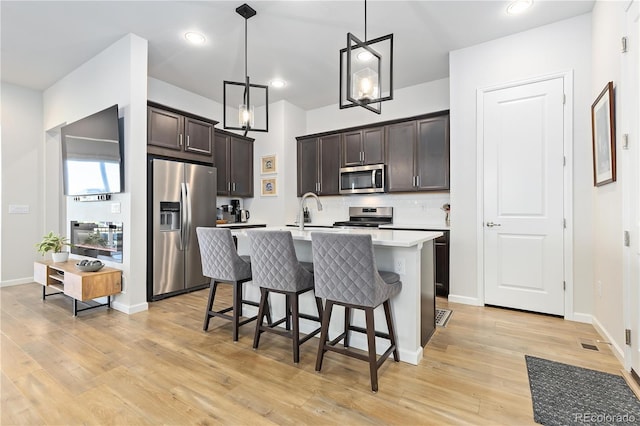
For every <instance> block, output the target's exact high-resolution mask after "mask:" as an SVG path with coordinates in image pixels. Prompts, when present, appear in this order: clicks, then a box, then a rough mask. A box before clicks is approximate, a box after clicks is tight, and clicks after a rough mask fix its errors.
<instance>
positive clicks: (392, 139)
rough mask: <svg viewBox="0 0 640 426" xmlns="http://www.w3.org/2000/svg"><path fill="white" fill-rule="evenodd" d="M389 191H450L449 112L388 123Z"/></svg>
mask: <svg viewBox="0 0 640 426" xmlns="http://www.w3.org/2000/svg"><path fill="white" fill-rule="evenodd" d="M385 143H386V154H387V190H388V191H389V192H409V191H447V190H449V114H446V115H438V116H433V117H428V118H423V119H417V120H411V121H407V122H401V123H395V124H391V125H388V126H387V128H386V141H385Z"/></svg>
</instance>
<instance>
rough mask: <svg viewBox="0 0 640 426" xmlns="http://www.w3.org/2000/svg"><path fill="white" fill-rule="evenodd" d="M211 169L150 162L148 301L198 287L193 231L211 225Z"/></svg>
mask: <svg viewBox="0 0 640 426" xmlns="http://www.w3.org/2000/svg"><path fill="white" fill-rule="evenodd" d="M216 173H217V172H216V169H215V168H213V167H209V166H202V165H197V164H189V163H181V162H178V161H167V160H161V159H157V158H153V159H151V160H150V176H151V179H150V184H149V187H150V189H151V191H150V200H149V212H150V218H149V223H150V224H151V226H152V229H151V230H150V231H151V232H150V241H149V246H150V250H149V253H150V260H149V265H150V267H149V268H148V278H147V279H148V291H147V296H148V297H147V298H148V299H149V300H158V299H162V298H164V297H167V296H172V295H175V294H179V293H183V292H186V291H190V290H193V289H196V288H203V287H206V286H208V285H209V281H210V280H209V278H207V277H205V276H204V275H202V265H201V261H200V247H199V245H198V238H197V237H196V227H198V226H216Z"/></svg>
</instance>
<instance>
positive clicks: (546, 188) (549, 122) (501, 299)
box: [482, 77, 564, 315]
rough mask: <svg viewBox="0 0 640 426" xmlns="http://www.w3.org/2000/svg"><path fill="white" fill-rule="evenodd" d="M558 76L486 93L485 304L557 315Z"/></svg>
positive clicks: (560, 293) (560, 303)
mask: <svg viewBox="0 0 640 426" xmlns="http://www.w3.org/2000/svg"><path fill="white" fill-rule="evenodd" d="M563 93H564V90H563V79H562V78H561V77H558V78H553V79H549V80H543V81H537V82H532V83H527V84H522V85H518V86H512V87H508V88H503V89H498V90H494V91H489V92H485V93H484V96H483V111H484V115H483V117H484V118H483V134H482V136H483V146H484V206H483V208H484V223H483V226H484V288H485V303H486V304H490V305H497V306H504V307H509V308H516V309H524V310H528V311H534V312H543V313H549V314H556V315H563V314H564V266H563V263H564V256H563V253H564V246H563V228H564V225H563V200H564V199H563V184H564V183H563V182H564V180H563V167H564V163H563V161H564V154H563V153H564V148H563V143H564V138H563V135H564V128H563V109H564V101H563Z"/></svg>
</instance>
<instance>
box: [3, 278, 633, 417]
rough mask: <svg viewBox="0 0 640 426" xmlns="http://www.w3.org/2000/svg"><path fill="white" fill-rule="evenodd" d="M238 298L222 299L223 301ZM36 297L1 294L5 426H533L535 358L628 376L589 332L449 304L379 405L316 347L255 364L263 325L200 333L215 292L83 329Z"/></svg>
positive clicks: (109, 315)
mask: <svg viewBox="0 0 640 426" xmlns="http://www.w3.org/2000/svg"><path fill="white" fill-rule="evenodd" d="M229 288H230V287H229V286H221V287H220V289H219V292H220V294H221V295H224V297H225V298H226V299H227V301H228V300H229V298H230V292H229V291H228V289H229ZM40 294H41V287H40V285H38V284H27V285H21V286H15V287H6V288H2V289H0V306H1V317H0V321H1V324H0V330H1V334H0V337H1V341H0V344H1V346H2V347H1V349H2V351H1V358H0V366H1V379H2V381H1V388H0V393H1V394H2V401H1V405H0V410H1V412H2V413H1V417H0V423H1V424H2V425H14V424H16V425H18V424H38V425H41V424H52V425H61V424H65V425H74V424H100V425H129V424H198V425H209V424H252V425H259V424H403V425H409V424H411V425H413V424H425V425H428V424H438V425H441V424H518V425H522V424H534V422H533V412H532V406H531V394H530V391H529V382H528V379H527V371H526V366H525V360H524V355H525V354H529V355H534V356H538V357H542V358H547V359H551V360H555V361H560V362H566V363H569V364H574V365H578V366H581V367H586V368H592V369H597V370H601V371H606V372H609V373H613V374H619V373H620V369H621V366H620V364H619V363H618V361H617V360H616V358H615V357H614V356H613V354H612V353H611V351H610V349H609V348H608V346H607V345H606V344H600V343H599V344H598V347H599V349H600V351H598V352H595V351H590V350H585V349H583V348H581V346H580V345H579V339H588V340H592V341H595V340H596V339H600V337H599V336H598V334H597V333H596V332H595V330H594V329H593V327H592V326H590V325H587V324H581V323H574V322H569V321H564V320H562V319H558V318H553V317H548V316H543V315H535V314H529V313H523V312H514V311H509V310H504V309H498V308H482V307H473V306H467V305H459V304H453V303H448V302H447V301H446V300H444V299H439V300H438V306H439V307H448V308H449V309H452V310H453V316H452V318H451V319H450V320H449V323H448V324H447V327H445V328H441V327H438V330H437V331H436V334H435V335H434V337H433V338H432V339H431V342H430V343H429V344H428V345H427V348H426V349H425V353H424V359H423V360H422V361H421V363H420V365H418V366H412V365H408V364H405V363H393V362H389V361H387V362H386V363H385V364H384V365H383V366H382V367H381V369H380V376H379V382H380V390H379V392H378V393H376V394H373V393H371V390H370V388H369V372H368V366H367V364H366V363H364V362H361V361H358V360H355V359H349V358H347V357H344V356H340V355H338V354H333V353H328V354H327V355H326V356H325V360H324V365H323V370H322V372H321V373H316V372H315V371H314V367H315V359H316V351H317V341H316V340H315V339H312V340H311V341H309V342H307V343H306V344H304V345H303V346H302V347H301V354H300V364H298V365H294V364H293V363H292V362H291V347H290V342H289V341H288V340H287V339H283V338H280V336H273V335H269V334H265V335H263V336H262V338H261V341H260V348H259V350H257V351H254V350H253V349H252V347H251V346H252V338H253V331H254V326H253V324H251V325H247V326H244V327H241V329H240V340H239V341H238V342H237V343H233V342H232V339H231V323H230V322H228V321H224V320H222V319H217V318H214V319H212V321H211V325H210V329H209V332H203V331H202V321H203V319H204V309H205V304H206V298H207V291H206V290H203V291H198V292H194V293H191V294H187V295H182V296H178V297H174V298H171V299H166V300H163V301H160V302H154V303H152V304H150V309H149V310H148V311H146V312H142V313H138V314H135V315H125V314H122V313H120V312H118V311H115V310H109V311H107V310H105V308H100V309H96V310H93V311H87V312H82V313H81V314H80V316H79V317H77V318H73V317H72V316H71V301H70V299H68V298H66V297H63V296H54V297H51V298H48V299H47V301H46V302H44V303H43V302H42V301H41V300H40ZM220 300H222V301H224V300H223V298H222V297H220ZM217 303H218V300H217V301H216V306H217Z"/></svg>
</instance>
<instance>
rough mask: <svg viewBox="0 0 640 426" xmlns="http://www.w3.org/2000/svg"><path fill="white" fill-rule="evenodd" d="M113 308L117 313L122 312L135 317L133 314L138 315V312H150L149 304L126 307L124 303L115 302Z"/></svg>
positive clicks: (112, 304)
mask: <svg viewBox="0 0 640 426" xmlns="http://www.w3.org/2000/svg"><path fill="white" fill-rule="evenodd" d="M111 307H112V308H113V309H115V310H116V311H120V312H122V313H125V314H127V315H133V314H137V313H138V312H143V311H147V310H149V304H148V303H147V302H144V303H139V304H137V305H131V306H130V305H125V304H124V303H120V302H116V301H113V302H111Z"/></svg>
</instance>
